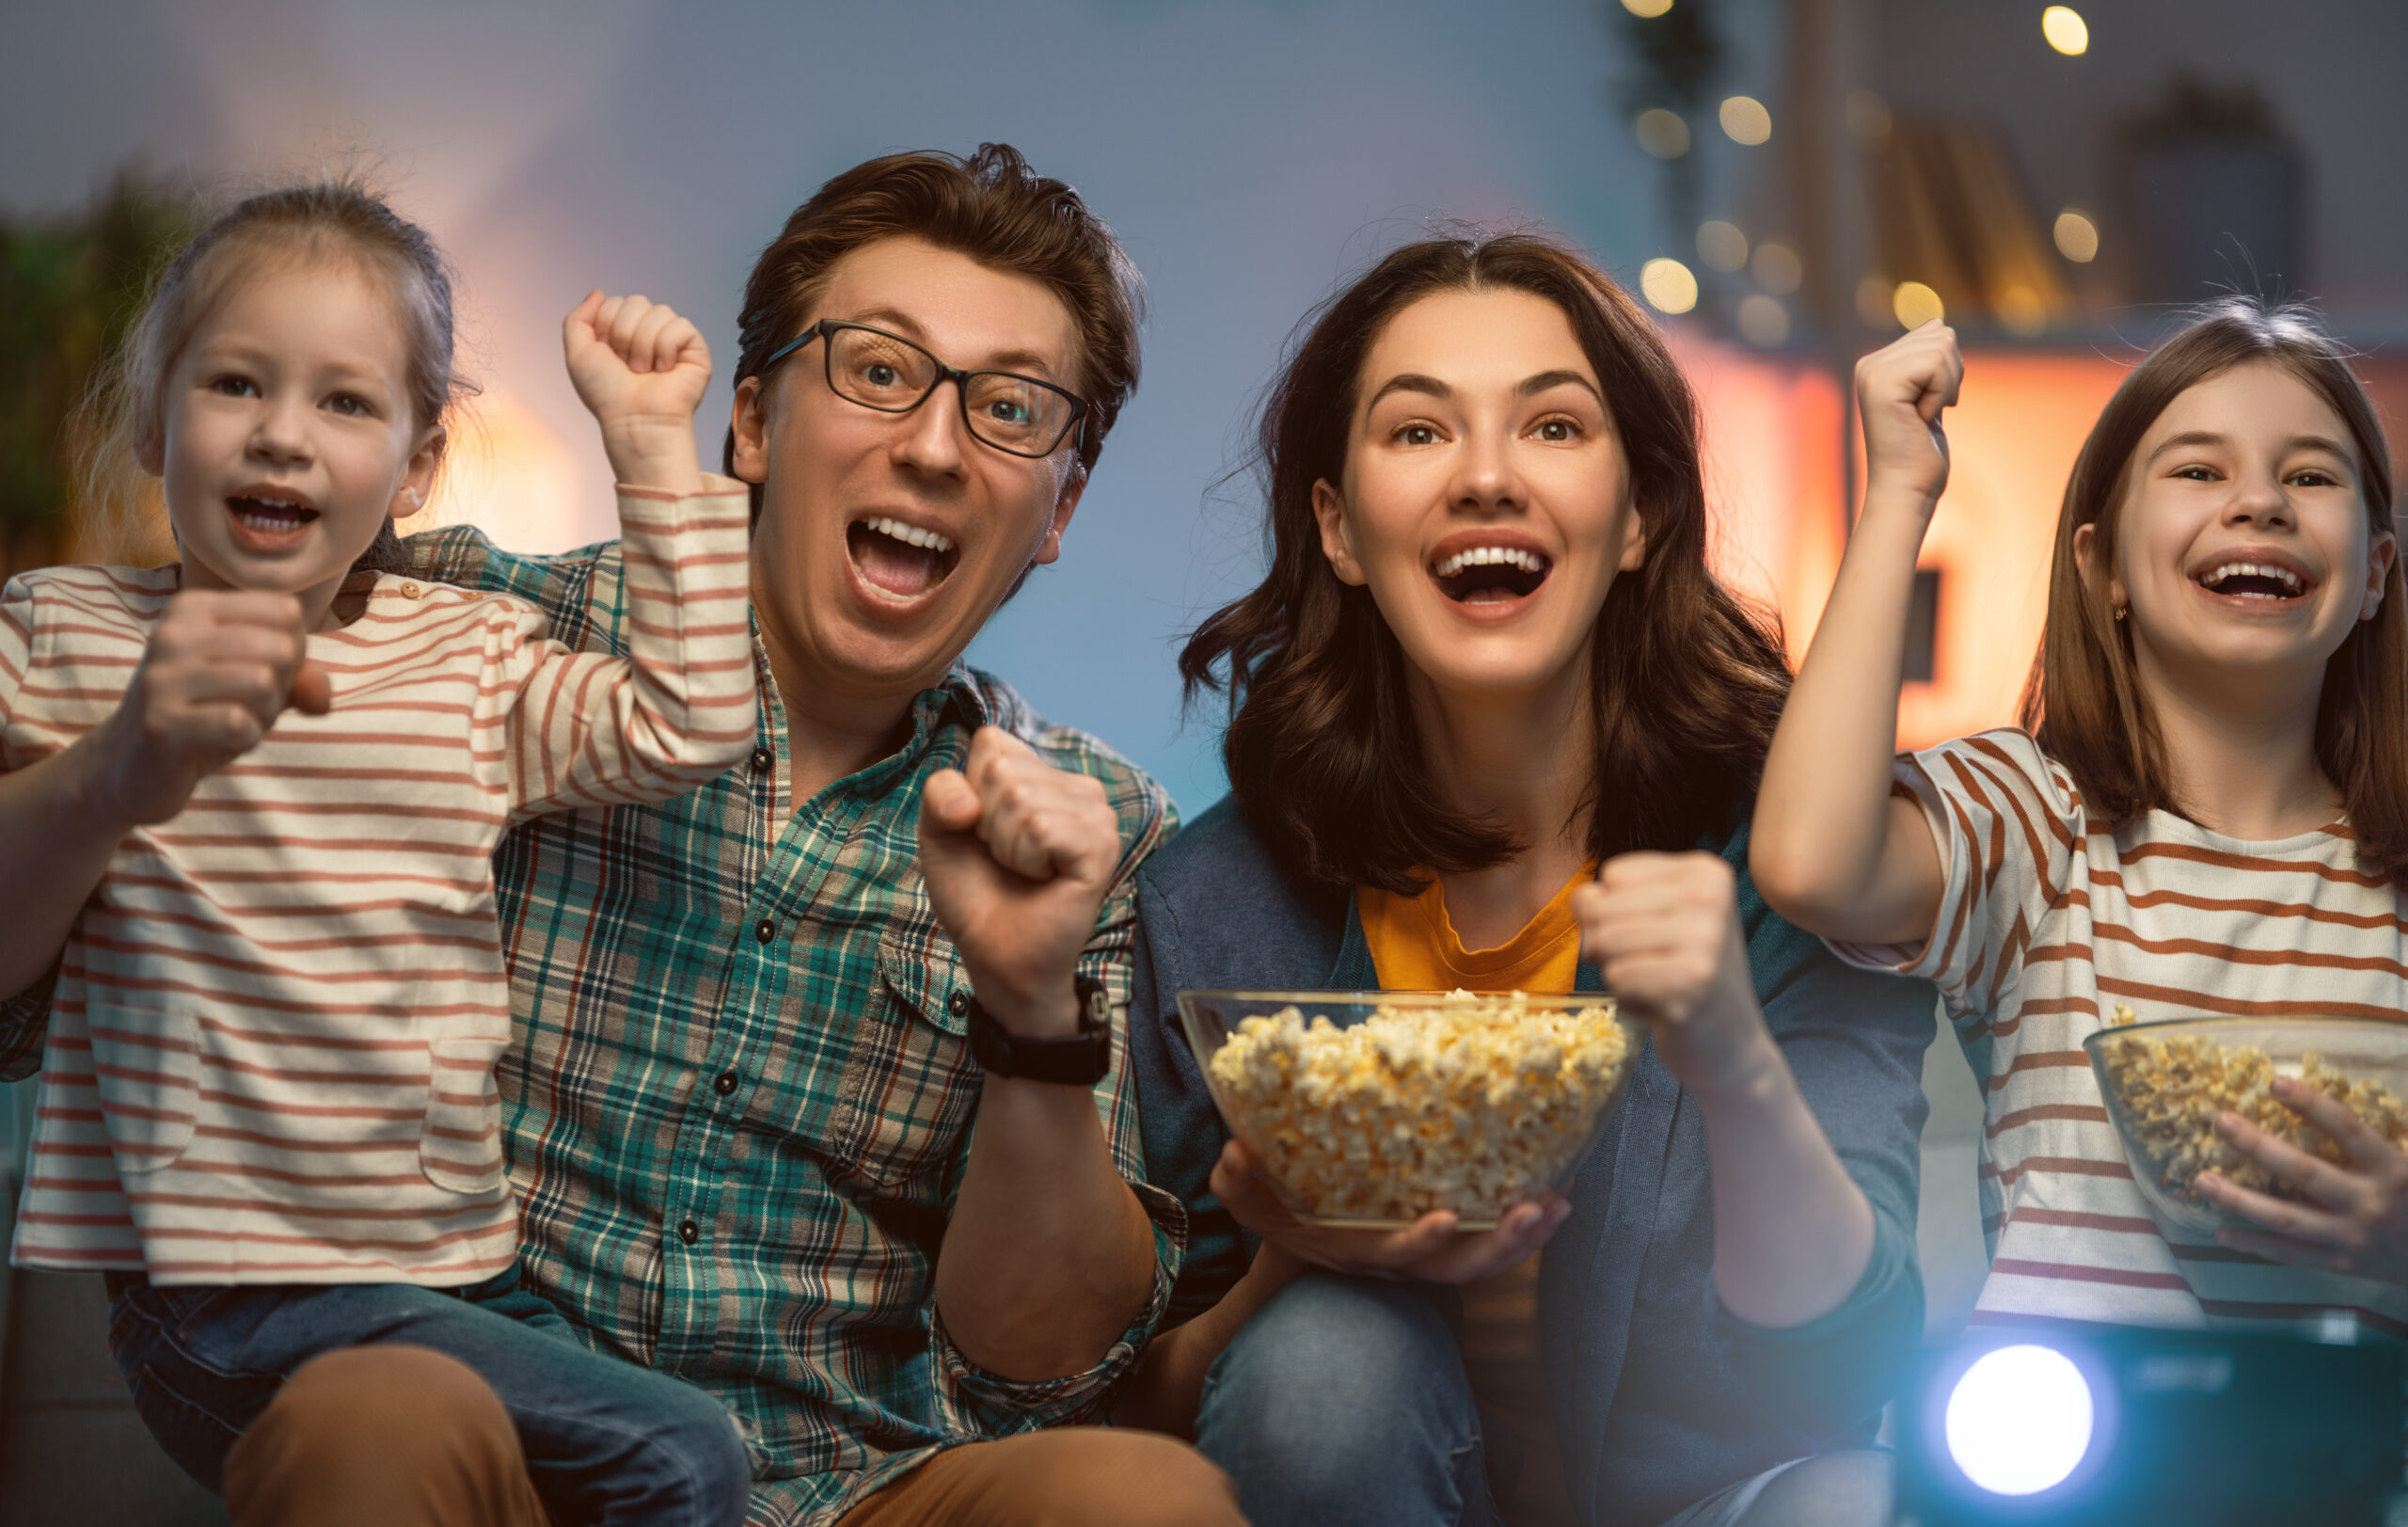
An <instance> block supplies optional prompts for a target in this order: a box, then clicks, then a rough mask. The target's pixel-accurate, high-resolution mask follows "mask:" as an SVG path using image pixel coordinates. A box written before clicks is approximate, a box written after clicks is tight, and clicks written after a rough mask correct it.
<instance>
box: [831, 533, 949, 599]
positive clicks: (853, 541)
mask: <svg viewBox="0 0 2408 1527" xmlns="http://www.w3.org/2000/svg"><path fill="white" fill-rule="evenodd" d="M845 539H846V540H847V541H848V543H850V547H851V550H852V553H853V565H854V566H856V567H858V568H860V569H861V572H862V576H863V578H865V579H867V580H869V581H871V582H872V583H875V584H877V585H878V586H879V588H882V589H884V590H885V591H886V592H887V593H889V594H896V595H902V596H906V597H908V596H911V595H914V594H923V593H926V592H927V589H928V588H929V587H930V586H931V585H932V584H934V583H935V582H936V581H937V552H936V550H935V549H934V548H932V547H925V546H909V545H906V544H905V543H903V542H901V541H898V540H896V539H895V537H894V536H892V535H889V534H887V533H885V532H883V531H874V530H871V529H870V528H869V527H868V526H866V525H855V526H853V527H852V529H851V530H850V531H848V533H846V536H845Z"/></svg>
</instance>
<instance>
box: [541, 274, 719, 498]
mask: <svg viewBox="0 0 2408 1527" xmlns="http://www.w3.org/2000/svg"><path fill="white" fill-rule="evenodd" d="M561 343H562V348H563V349H564V350H565V351H566V352H567V356H568V376H569V380H570V381H571V382H572V383H574V384H575V385H576V388H577V395H578V399H579V401H581V402H583V403H584V405H585V406H586V408H587V409H588V410H589V411H590V412H592V413H593V415H594V422H596V423H598V424H600V425H601V426H602V449H603V451H604V452H605V453H607V454H608V455H609V456H610V470H611V473H612V475H614V476H615V477H616V478H617V479H618V480H619V481H620V482H622V483H626V484H627V485H630V486H635V487H657V488H666V489H668V490H669V491H671V492H673V493H691V492H694V491H695V490H697V489H699V488H700V487H701V486H702V485H703V478H702V464H701V460H700V458H699V457H698V456H697V455H696V453H695V451H694V410H695V408H697V407H699V406H701V404H702V401H703V390H704V389H705V388H707V387H708V386H710V381H711V351H710V346H709V345H707V344H705V343H704V342H703V336H702V331H701V330H699V329H697V328H695V327H694V326H693V325H692V324H691V323H689V322H688V321H687V320H686V319H683V318H680V317H679V316H677V313H676V312H675V310H673V309H670V308H667V307H664V306H663V305H661V304H659V303H657V302H653V301H651V300H650V299H648V298H645V297H641V296H626V297H605V296H604V295H603V294H601V292H599V291H598V290H597V291H593V292H589V293H587V294H585V300H584V301H582V302H580V303H578V305H577V307H576V308H575V309H574V310H572V311H571V312H570V313H569V315H568V316H567V317H566V318H564V319H562V321H561Z"/></svg>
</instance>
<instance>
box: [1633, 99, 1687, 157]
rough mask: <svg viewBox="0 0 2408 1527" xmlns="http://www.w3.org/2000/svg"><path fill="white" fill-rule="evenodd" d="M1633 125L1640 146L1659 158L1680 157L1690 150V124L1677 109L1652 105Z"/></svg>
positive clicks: (1641, 113)
mask: <svg viewBox="0 0 2408 1527" xmlns="http://www.w3.org/2000/svg"><path fill="white" fill-rule="evenodd" d="M1631 126H1632V127H1633V129H1635V130H1636V131H1637V132H1638V134H1639V146H1640V148H1642V149H1644V150H1646V151H1648V152H1649V153H1652V154H1654V155H1655V156H1656V158H1658V159H1678V158H1679V157H1680V156H1681V155H1683V154H1685V153H1687V152H1688V151H1689V124H1688V123H1687V122H1685V121H1683V120H1681V114H1680V113H1679V112H1677V111H1666V110H1665V109H1664V108H1663V107H1661V106H1650V107H1648V108H1647V109H1646V110H1645V111H1642V112H1640V114H1639V119H1638V120H1637V121H1636V122H1633V123H1632V124H1631Z"/></svg>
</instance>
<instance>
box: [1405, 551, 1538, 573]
mask: <svg viewBox="0 0 2408 1527" xmlns="http://www.w3.org/2000/svg"><path fill="white" fill-rule="evenodd" d="M1499 563H1502V564H1504V565H1508V566H1513V567H1519V568H1520V569H1522V571H1524V572H1526V573H1535V572H1542V571H1544V570H1545V567H1546V559H1545V558H1544V557H1542V556H1540V555H1539V554H1538V553H1537V552H1535V551H1524V550H1523V549H1520V548H1519V547H1510V546H1476V547H1472V548H1469V549H1465V550H1463V551H1458V552H1456V553H1455V554H1454V555H1453V556H1451V557H1449V558H1447V559H1446V560H1445V561H1443V562H1441V563H1439V564H1438V565H1436V566H1435V567H1433V568H1432V569H1431V571H1432V572H1434V573H1435V574H1437V576H1439V577H1440V578H1452V577H1454V576H1455V575H1456V574H1457V573H1459V572H1462V571H1463V570H1464V569H1465V568H1466V567H1487V566H1492V565H1497V564H1499Z"/></svg>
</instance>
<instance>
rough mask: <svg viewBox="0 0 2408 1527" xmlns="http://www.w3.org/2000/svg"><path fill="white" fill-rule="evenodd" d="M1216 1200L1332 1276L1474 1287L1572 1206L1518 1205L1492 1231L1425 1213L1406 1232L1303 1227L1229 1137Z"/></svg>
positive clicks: (1511, 1262)
mask: <svg viewBox="0 0 2408 1527" xmlns="http://www.w3.org/2000/svg"><path fill="white" fill-rule="evenodd" d="M1212 1196H1213V1197H1214V1198H1216V1199H1218V1200H1220V1201H1221V1203H1222V1205H1223V1206H1224V1207H1226V1208H1227V1209H1228V1211H1229V1215H1230V1217H1232V1218H1234V1219H1236V1220H1237V1222H1238V1223H1239V1224H1241V1225H1244V1227H1245V1228H1246V1229H1248V1230H1250V1231H1252V1232H1254V1233H1256V1234H1257V1235H1259V1236H1261V1237H1262V1239H1263V1242H1264V1244H1265V1245H1266V1246H1267V1247H1276V1248H1278V1249H1280V1250H1281V1251H1283V1252H1285V1253H1286V1254H1288V1255H1289V1256H1292V1257H1294V1258H1296V1259H1297V1260H1298V1261H1301V1262H1308V1263H1311V1264H1312V1265H1315V1266H1320V1267H1327V1268H1329V1269H1330V1270H1331V1271H1333V1272H1342V1273H1353V1274H1355V1275H1356V1276H1358V1277H1373V1278H1418V1279H1421V1280H1424V1281H1426V1282H1432V1283H1469V1282H1475V1281H1477V1280H1480V1279H1482V1278H1490V1277H1494V1276H1495V1275H1497V1273H1501V1272H1503V1271H1505V1270H1506V1269H1507V1268H1509V1267H1513V1266H1515V1265H1519V1264H1520V1263H1521V1262H1522V1260H1523V1259H1524V1258H1526V1257H1528V1256H1529V1255H1530V1254H1531V1253H1532V1252H1534V1251H1536V1250H1537V1249H1539V1248H1540V1247H1542V1246H1545V1244H1546V1240H1547V1237H1548V1236H1550V1235H1552V1234H1554V1233H1555V1232H1556V1229H1557V1227H1558V1226H1560V1225H1561V1224H1562V1223H1563V1221H1564V1218H1565V1217H1566V1216H1568V1215H1570V1214H1571V1213H1572V1205H1571V1204H1570V1203H1569V1202H1567V1201H1565V1200H1563V1199H1562V1198H1560V1197H1555V1196H1550V1197H1548V1198H1546V1199H1544V1200H1542V1201H1538V1202H1535V1203H1517V1204H1515V1205H1514V1206H1513V1208H1511V1209H1508V1210H1506V1211H1505V1216H1504V1217H1503V1218H1502V1219H1500V1220H1499V1221H1497V1228H1496V1229H1494V1230H1484V1231H1472V1232H1465V1231H1459V1230H1457V1229H1456V1228H1455V1217H1454V1216H1453V1215H1452V1214H1450V1213H1447V1212H1446V1211H1444V1210H1440V1211H1437V1212H1435V1213H1432V1214H1426V1215H1423V1216H1422V1217H1420V1218H1419V1219H1418V1220H1416V1221H1414V1222H1413V1224H1412V1225H1411V1226H1409V1227H1408V1228H1406V1229H1404V1230H1327V1229H1323V1228H1322V1227H1320V1226H1316V1225H1306V1224H1302V1223H1299V1222H1298V1221H1297V1219H1296V1217H1295V1216H1294V1215H1292V1214H1291V1213H1289V1212H1288V1206H1287V1205H1286V1204H1284V1203H1282V1202H1280V1201H1279V1196H1278V1195H1277V1194H1276V1193H1274V1192H1273V1191H1272V1190H1271V1185H1269V1184H1267V1183H1265V1182H1264V1181H1263V1180H1262V1179H1261V1178H1259V1177H1257V1176H1256V1175H1255V1174H1254V1158H1253V1157H1252V1156H1251V1155H1249V1154H1248V1153H1247V1152H1246V1148H1245V1146H1244V1144H1243V1143H1241V1142H1240V1141H1237V1140H1231V1141H1229V1143H1228V1144H1227V1145H1225V1146H1223V1147H1222V1148H1221V1159H1220V1160H1219V1162H1217V1163H1216V1164H1215V1165H1214V1166H1213V1168H1212Z"/></svg>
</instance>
